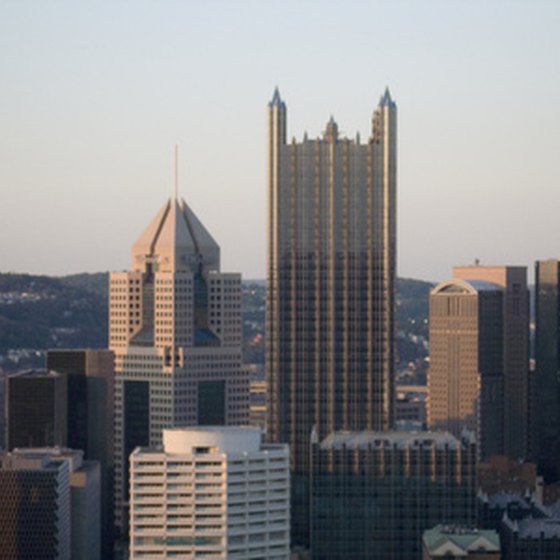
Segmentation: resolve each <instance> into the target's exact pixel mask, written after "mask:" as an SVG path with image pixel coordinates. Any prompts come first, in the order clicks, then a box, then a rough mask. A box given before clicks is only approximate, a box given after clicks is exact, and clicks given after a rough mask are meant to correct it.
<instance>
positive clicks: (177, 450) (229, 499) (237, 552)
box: [130, 427, 290, 560]
mask: <svg viewBox="0 0 560 560" xmlns="http://www.w3.org/2000/svg"><path fill="white" fill-rule="evenodd" d="M289 510H290V506H289V452H288V447H287V446H286V445H266V444H262V443H261V432H260V429H258V428H248V427H245V428H236V427H225V428H219V427H200V428H190V429H188V428H177V429H173V430H164V432H163V448H162V449H143V448H138V449H136V450H135V451H134V453H133V454H132V455H131V506H130V516H131V517H130V527H131V533H130V550H131V555H130V558H131V560H132V559H134V560H136V559H138V558H154V557H157V558H171V557H173V558H177V559H178V560H180V559H183V558H184V559H187V558H188V559H191V558H195V557H196V558H199V557H203V556H204V557H207V558H212V559H218V558H224V559H225V558H228V559H229V558H231V559H232V560H233V559H235V558H237V559H247V560H249V559H257V558H259V559H264V558H266V559H267V560H273V559H274V560H287V559H288V558H289V550H290V540H289V530H290V521H289Z"/></svg>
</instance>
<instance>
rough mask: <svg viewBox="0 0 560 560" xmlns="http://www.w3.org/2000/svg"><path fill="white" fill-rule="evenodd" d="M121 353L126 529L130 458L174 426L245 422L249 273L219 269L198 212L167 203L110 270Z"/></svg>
mask: <svg viewBox="0 0 560 560" xmlns="http://www.w3.org/2000/svg"><path fill="white" fill-rule="evenodd" d="M109 304H110V311H109V339H110V348H111V350H113V351H114V353H115V487H116V488H115V500H116V523H117V525H120V526H123V524H124V523H125V520H126V511H125V510H123V508H122V506H124V505H125V503H126V499H127V488H128V467H127V464H128V457H129V455H130V453H131V452H132V451H133V450H134V449H135V448H136V447H137V446H154V445H159V444H161V438H162V430H163V429H164V428H170V427H174V426H193V425H205V424H206V425H220V424H245V423H247V422H248V418H249V416H248V411H249V407H248V402H249V382H248V376H247V374H246V372H245V371H244V370H243V368H242V363H241V362H242V350H241V277H240V275H239V274H225V273H221V272H220V248H219V247H218V245H217V244H216V242H215V241H214V239H212V237H211V236H210V234H209V233H208V231H207V230H206V229H205V228H204V226H203V225H202V224H201V222H200V221H199V220H198V218H197V217H196V216H195V215H194V213H193V212H192V210H191V209H190V208H189V207H188V206H187V205H186V204H185V202H184V201H180V200H178V199H177V198H176V197H174V198H172V199H170V200H168V201H167V202H166V203H165V204H164V205H163V207H162V208H161V210H160V211H159V212H158V213H157V215H156V216H155V218H154V219H153V220H152V222H151V223H150V224H149V225H148V227H147V228H146V230H145V231H144V232H143V233H142V235H141V236H140V237H139V238H138V240H137V241H136V243H135V244H134V246H133V247H132V265H131V271H130V272H114V273H111V277H110V294H109Z"/></svg>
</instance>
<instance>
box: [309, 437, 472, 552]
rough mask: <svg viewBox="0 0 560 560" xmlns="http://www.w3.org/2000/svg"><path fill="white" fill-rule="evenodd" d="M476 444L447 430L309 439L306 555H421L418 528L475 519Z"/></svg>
mask: <svg viewBox="0 0 560 560" xmlns="http://www.w3.org/2000/svg"><path fill="white" fill-rule="evenodd" d="M476 454H477V452H476V444H475V443H474V438H470V437H465V438H462V439H461V440H459V439H457V438H455V437H454V436H452V435H451V434H449V433H446V432H394V431H388V432H338V433H334V434H331V435H329V436H328V437H327V438H325V439H324V440H323V441H321V442H319V441H315V442H314V443H313V445H312V451H311V457H312V473H313V477H312V485H313V492H312V500H311V521H312V523H311V558H313V559H317V560H342V559H344V560H346V559H347V558H352V560H366V559H370V558H382V559H383V560H418V559H419V558H420V557H421V546H422V533H423V532H424V531H425V530H426V529H430V528H431V527H433V526H434V525H437V524H438V523H446V524H449V523H460V524H466V525H471V526H472V525H473V524H474V523H475V522H476Z"/></svg>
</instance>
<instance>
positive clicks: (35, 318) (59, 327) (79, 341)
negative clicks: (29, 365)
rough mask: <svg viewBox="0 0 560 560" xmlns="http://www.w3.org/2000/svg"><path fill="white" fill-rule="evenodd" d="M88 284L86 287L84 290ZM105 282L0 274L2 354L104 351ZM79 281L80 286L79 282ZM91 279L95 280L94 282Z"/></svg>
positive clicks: (91, 276) (105, 334) (0, 347)
mask: <svg viewBox="0 0 560 560" xmlns="http://www.w3.org/2000/svg"><path fill="white" fill-rule="evenodd" d="M88 276H89V277H90V278H89V282H90V285H89V286H88V287H85V286H86V285H87V284H88V280H86V277H88ZM103 276H104V277H105V283H106V278H107V275H106V274H105V275H103V274H99V275H76V276H71V277H68V281H67V280H66V279H65V278H51V277H48V276H32V275H30V274H0V354H2V353H5V352H6V351H7V350H8V349H17V348H35V349H45V348H76V347H91V348H102V347H104V346H106V344H107V316H108V313H107V295H106V294H107V290H106V289H105V295H103V287H102V286H103V282H104V281H103ZM80 277H83V278H82V280H78V278H80ZM94 277H95V278H94Z"/></svg>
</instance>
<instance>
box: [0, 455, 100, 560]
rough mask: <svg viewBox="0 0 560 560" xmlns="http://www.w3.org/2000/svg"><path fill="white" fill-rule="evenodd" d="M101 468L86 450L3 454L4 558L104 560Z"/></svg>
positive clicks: (0, 529) (0, 530)
mask: <svg viewBox="0 0 560 560" xmlns="http://www.w3.org/2000/svg"><path fill="white" fill-rule="evenodd" d="M99 492H100V478H99V463H97V461H84V460H83V453H82V452H81V451H74V450H71V449H61V448H58V447H57V448H37V449H31V448H30V449H16V450H14V451H12V452H11V453H2V454H0V495H1V496H2V507H1V508H0V542H1V546H0V559H2V560H24V559H25V560H28V559H30V558H41V559H42V560H70V559H77V558H79V559H80V560H100V558H101V555H100V511H99V503H100V493H99Z"/></svg>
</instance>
